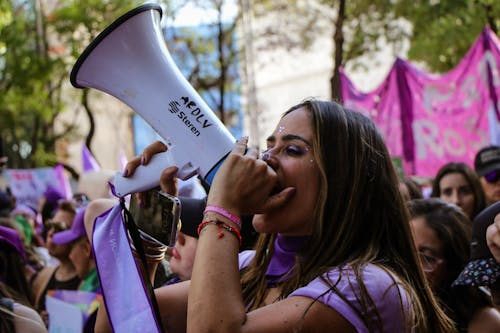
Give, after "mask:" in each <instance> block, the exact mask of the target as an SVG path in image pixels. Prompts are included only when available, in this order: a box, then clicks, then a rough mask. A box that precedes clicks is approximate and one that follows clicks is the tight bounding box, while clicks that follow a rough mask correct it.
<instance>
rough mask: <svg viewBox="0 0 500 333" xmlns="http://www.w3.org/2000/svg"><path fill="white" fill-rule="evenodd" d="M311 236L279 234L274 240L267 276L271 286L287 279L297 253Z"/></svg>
mask: <svg viewBox="0 0 500 333" xmlns="http://www.w3.org/2000/svg"><path fill="white" fill-rule="evenodd" d="M308 238H309V236H295V237H293V236H283V235H280V234H278V236H277V237H276V240H275V241H274V253H273V257H272V258H271V262H270V263H269V266H268V267H267V271H266V278H267V282H268V283H269V286H270V287H275V286H276V285H277V284H278V283H280V282H282V281H285V280H286V279H287V278H288V276H287V275H288V274H287V273H289V272H290V270H291V269H292V267H293V264H294V263H295V253H296V252H297V250H298V249H299V248H300V247H301V246H302V244H304V242H305V241H306V240H307V239H308Z"/></svg>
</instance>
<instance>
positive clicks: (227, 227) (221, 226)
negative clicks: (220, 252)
mask: <svg viewBox="0 0 500 333" xmlns="http://www.w3.org/2000/svg"><path fill="white" fill-rule="evenodd" d="M209 224H215V225H216V226H217V227H218V228H219V234H218V237H219V238H222V237H224V233H223V232H222V229H225V230H227V231H229V232H230V233H232V234H233V235H235V236H236V238H238V241H239V242H240V246H241V244H242V243H243V239H242V238H241V233H240V231H239V230H238V229H237V228H234V227H232V226H230V225H229V224H227V223H225V222H223V221H219V220H206V221H203V222H201V223H200V225H199V226H198V235H200V234H201V232H202V231H203V229H204V228H205V227H206V226H207V225H209Z"/></svg>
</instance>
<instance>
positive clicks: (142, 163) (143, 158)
mask: <svg viewBox="0 0 500 333" xmlns="http://www.w3.org/2000/svg"><path fill="white" fill-rule="evenodd" d="M144 162H146V158H145V157H144V156H142V157H141V165H144Z"/></svg>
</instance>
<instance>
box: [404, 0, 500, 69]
mask: <svg viewBox="0 0 500 333" xmlns="http://www.w3.org/2000/svg"><path fill="white" fill-rule="evenodd" d="M398 11H400V12H401V15H404V16H405V18H406V19H407V20H408V21H409V22H411V23H412V25H413V34H412V37H411V44H410V49H409V51H408V57H409V59H411V60H414V61H419V62H423V63H425V64H426V65H427V67H428V69H429V70H431V71H434V72H446V71H449V70H450V69H452V68H453V67H455V66H456V65H457V64H458V63H459V62H460V60H461V59H462V58H463V57H464V55H465V53H467V51H468V50H469V49H470V47H471V45H472V44H473V42H474V40H475V39H476V38H477V37H478V35H479V34H480V33H481V31H482V30H483V29H484V27H485V26H486V25H489V26H490V28H491V29H492V30H493V31H494V32H495V33H497V34H498V28H499V26H500V2H498V1H495V0H476V1H468V0H455V1H415V3H414V4H413V5H412V6H400V7H399V8H398Z"/></svg>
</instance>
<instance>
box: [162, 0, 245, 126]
mask: <svg viewBox="0 0 500 333" xmlns="http://www.w3.org/2000/svg"><path fill="white" fill-rule="evenodd" d="M225 2H226V1H223V0H201V1H194V2H193V1H186V2H183V3H182V4H181V5H179V7H178V8H176V9H175V11H174V12H173V13H172V12H171V15H172V16H175V12H177V11H179V10H180V9H181V8H182V7H183V6H185V5H186V4H187V3H191V4H192V3H194V4H195V5H196V6H198V7H199V8H201V9H203V10H204V11H205V12H207V13H213V14H214V15H213V16H214V19H213V20H212V21H210V22H207V23H203V24H201V25H198V26H196V27H189V26H184V27H182V26H181V27H174V26H170V27H167V33H166V39H167V43H168V46H169V49H170V51H171V53H172V56H173V58H174V59H175V61H176V63H177V65H178V66H179V67H180V69H181V70H182V72H183V73H184V75H185V76H186V78H187V80H188V81H189V82H190V83H191V85H192V86H193V87H194V88H195V90H196V91H197V92H198V93H200V95H201V96H202V97H203V98H204V100H205V101H206V102H207V103H208V105H209V106H211V107H212V108H213V110H214V111H215V112H216V113H217V115H218V117H219V118H220V120H221V121H222V123H224V124H226V125H233V124H234V122H235V120H234V116H235V115H236V114H237V113H238V108H239V103H238V102H235V101H234V99H235V98H236V97H237V95H238V94H239V79H238V67H237V66H238V57H239V49H238V46H237V41H236V32H235V30H236V27H237V24H238V22H239V13H238V14H237V15H236V17H235V18H234V20H231V21H229V22H227V21H224V19H223V10H224V3H225Z"/></svg>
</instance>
